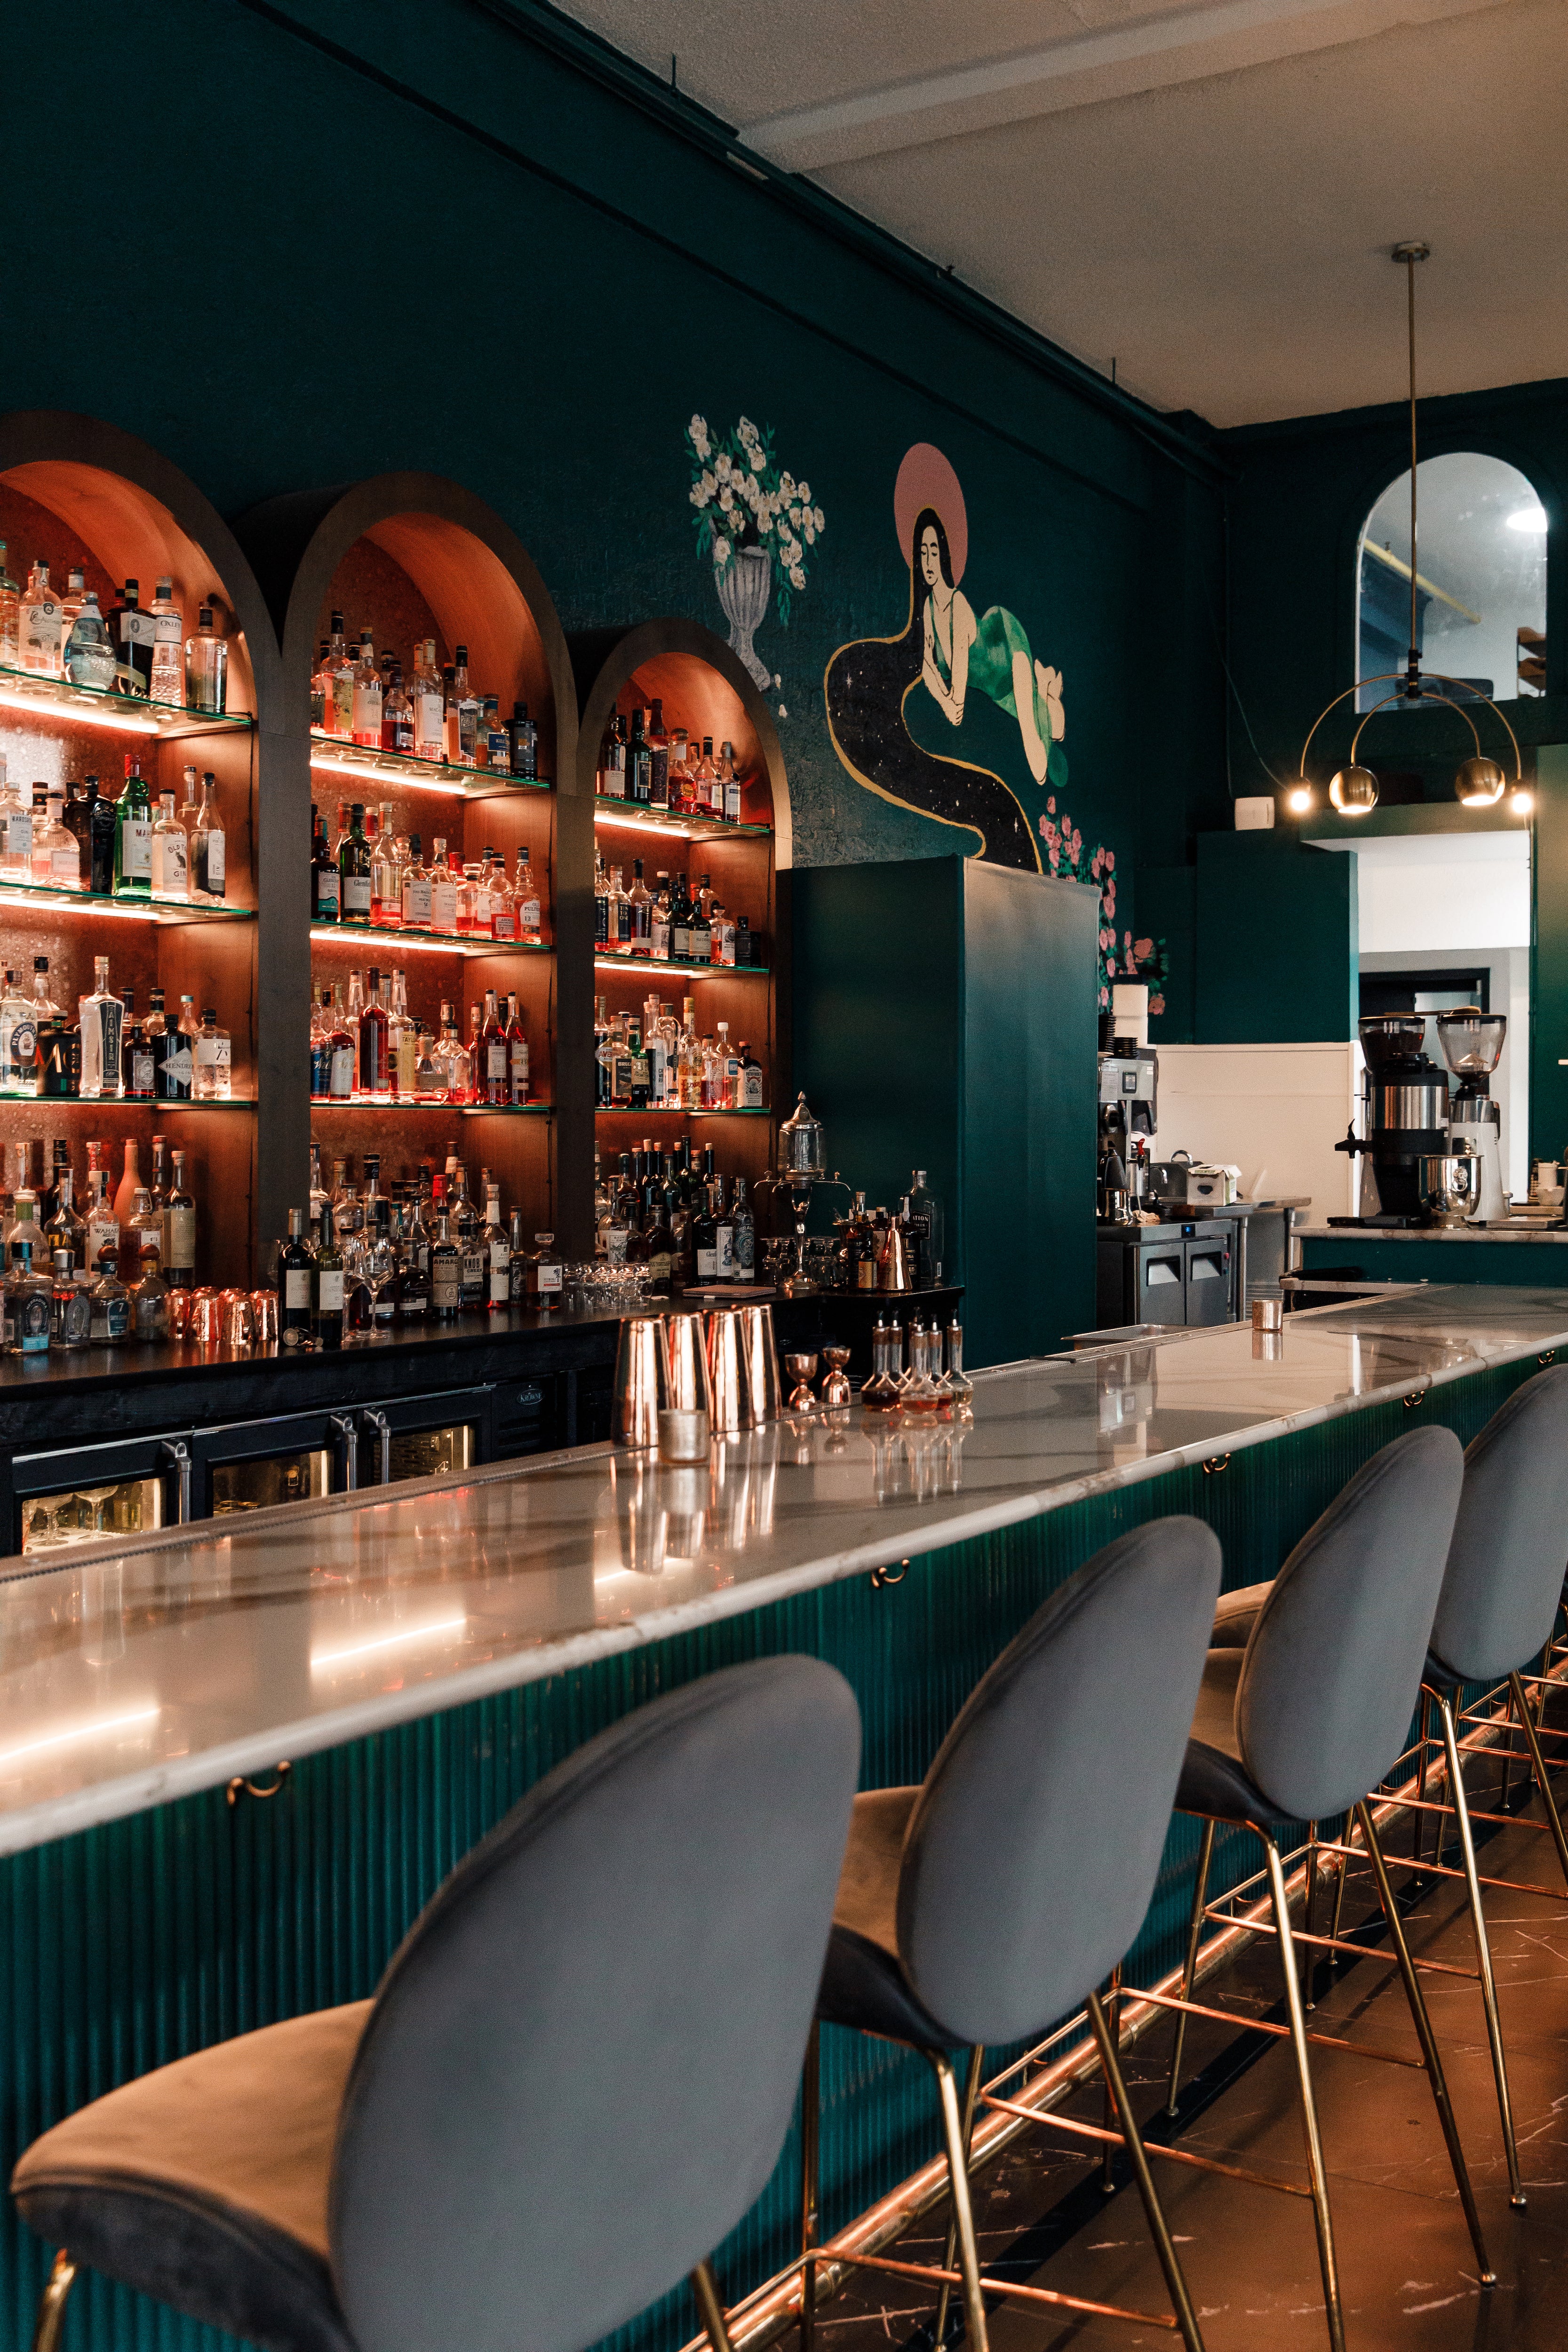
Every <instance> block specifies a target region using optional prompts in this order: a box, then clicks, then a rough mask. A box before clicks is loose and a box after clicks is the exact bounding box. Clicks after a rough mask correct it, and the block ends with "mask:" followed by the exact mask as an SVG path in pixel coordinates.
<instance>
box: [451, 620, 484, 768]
mask: <svg viewBox="0 0 1568 2352" xmlns="http://www.w3.org/2000/svg"><path fill="white" fill-rule="evenodd" d="M453 651H454V652H455V653H456V655H457V661H456V663H455V664H454V667H453V671H452V694H453V699H454V702H455V705H456V710H457V722H458V725H457V740H458V766H459V767H461V768H472V767H475V766H477V765H478V763H479V696H478V695H477V694H476V693H475V692H474V690H473V688H472V687H471V686H470V685H469V683H468V646H454V648H453Z"/></svg>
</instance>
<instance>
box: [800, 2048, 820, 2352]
mask: <svg viewBox="0 0 1568 2352" xmlns="http://www.w3.org/2000/svg"><path fill="white" fill-rule="evenodd" d="M821 2144H822V2028H821V2026H820V2024H819V2023H818V2022H817V2021H816V2018H813V2019H812V2021H811V2032H810V2035H809V2037H808V2039H807V2041H806V2045H805V2067H804V2068H803V2070H802V2073H801V2078H800V2250H801V2252H802V2253H803V2254H804V2255H805V2263H804V2264H803V2265H802V2268H801V2273H800V2352H811V2339H812V2334H813V2331H814V2329H815V2328H816V2263H814V2262H813V2261H812V2259H811V2255H812V2249H813V2248H814V2247H815V2246H816V2245H818V2244H819V2243H820V2242H821V2237H822V2216H821V2210H820V2207H819V2203H818V2189H817V2177H818V2170H819V2167H820V2162H821Z"/></svg>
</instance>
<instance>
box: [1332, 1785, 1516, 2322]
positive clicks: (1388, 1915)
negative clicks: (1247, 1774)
mask: <svg viewBox="0 0 1568 2352" xmlns="http://www.w3.org/2000/svg"><path fill="white" fill-rule="evenodd" d="M1356 1812H1357V1814H1358V1815H1359V1817H1360V1820H1361V1827H1362V1835H1363V1837H1364V1838H1365V1840H1366V1850H1367V1853H1369V1854H1370V1855H1371V1857H1372V1866H1373V1873H1374V1874H1375V1875H1376V1879H1377V1895H1378V1900H1379V1902H1380V1903H1381V1904H1382V1905H1383V1916H1384V1918H1385V1919H1386V1920H1387V1922H1388V1933H1389V1937H1390V1940H1391V1941H1392V1943H1393V1945H1394V1955H1395V1957H1396V1958H1397V1959H1398V1962H1399V1973H1400V1975H1401V1977H1402V1978H1403V1979H1404V1980H1405V2000H1407V2001H1408V2002H1409V2004H1410V2014H1411V2017H1412V2019H1413V2021H1414V2022H1415V2037H1416V2040H1417V2041H1418V2042H1420V2044H1421V2055H1422V2058H1423V2059H1424V2060H1425V2062H1426V2079H1427V2081H1428V2082H1429V2083H1430V2084H1431V2085H1432V2100H1433V2104H1434V2105H1435V2106H1436V2110H1437V2121H1438V2122H1439V2123H1440V2124H1441V2125H1442V2126H1443V2137H1444V2139H1445V2140H1446V2141H1447V2148H1448V2161H1449V2163H1450V2164H1451V2165H1452V2167H1453V2168H1454V2181H1455V2185H1456V2186H1457V2188H1458V2191H1459V2202H1460V2204H1461V2205H1462V2206H1463V2207H1464V2209H1465V2221H1466V2225H1467V2226H1468V2230H1469V2232H1470V2243H1471V2245H1472V2246H1474V2248H1475V2250H1476V2260H1477V2262H1478V2263H1479V2265H1480V2273H1481V2284H1482V2285H1483V2286H1495V2285H1496V2284H1497V2273H1496V2272H1495V2271H1494V2270H1493V2269H1492V2266H1491V2263H1489V2261H1488V2259H1487V2249H1486V2241H1485V2239H1484V2238H1483V2237H1482V2236H1481V2217H1480V2215H1479V2213H1478V2212H1477V2210H1476V2200H1475V2193H1474V2191H1473V2190H1472V2189H1471V2187H1470V2176H1469V2171H1468V2168H1467V2166H1466V2163H1465V2151H1464V2149H1463V2148H1462V2147H1461V2146H1460V2145H1459V2127H1458V2124H1457V2123H1456V2122H1455V2121H1454V2110H1453V2106H1452V2105H1451V2104H1450V2101H1449V2098H1448V2085H1447V2082H1446V2081H1445V2079H1444V2075H1443V2061H1442V2059H1441V2058H1440V2057H1439V2055H1438V2053H1437V2037H1436V2034H1435V2033H1434V2032H1433V2031H1432V2021H1431V2019H1430V2018H1429V2017H1428V2016H1427V2014H1426V2001H1425V2000H1424V1999H1423V1998H1422V1992H1421V1979H1419V1977H1418V1976H1417V1975H1416V1973H1415V1962H1414V1961H1413V1960H1412V1959H1411V1957H1410V1947H1409V1945H1408V1944H1407V1943H1406V1942H1405V1922H1404V1921H1403V1919H1401V1917H1400V1916H1399V1906H1398V1904H1397V1903H1396V1902H1395V1901H1394V1889H1393V1887H1392V1886H1391V1885H1389V1880H1388V1865H1387V1864H1386V1863H1385V1862H1384V1858H1383V1848H1382V1847H1381V1846H1380V1845H1379V1843H1378V1842H1377V1830H1376V1827H1375V1826H1374V1824H1373V1818H1372V1807H1371V1806H1370V1805H1369V1804H1366V1803H1365V1802H1363V1803H1362V1804H1359V1805H1358V1806H1357V1807H1356Z"/></svg>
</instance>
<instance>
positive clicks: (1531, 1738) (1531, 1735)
mask: <svg viewBox="0 0 1568 2352" xmlns="http://www.w3.org/2000/svg"><path fill="white" fill-rule="evenodd" d="M1508 1686H1509V1689H1510V1692H1511V1693H1512V1695H1513V1703H1514V1706H1515V1708H1516V1710H1517V1711H1518V1715H1519V1719H1520V1722H1521V1725H1522V1726H1523V1727H1524V1736H1525V1738H1526V1739H1527V1740H1528V1742H1529V1743H1530V1754H1531V1761H1532V1762H1533V1764H1534V1766H1535V1777H1536V1779H1537V1780H1539V1781H1540V1783H1541V1801H1542V1804H1543V1805H1544V1806H1545V1808H1546V1822H1547V1827H1548V1828H1549V1829H1550V1830H1551V1832H1552V1844H1553V1845H1554V1846H1555V1847H1556V1848H1557V1860H1558V1863H1559V1864H1560V1865H1561V1868H1562V1872H1563V1881H1564V1883H1565V1884H1568V1837H1564V1835H1563V1816H1562V1814H1561V1813H1560V1812H1559V1811H1558V1810H1557V1800H1556V1798H1555V1797H1554V1796H1553V1795H1552V1783H1551V1781H1550V1780H1548V1779H1547V1777H1546V1760H1545V1759H1544V1757H1543V1756H1542V1753H1541V1741H1540V1738H1539V1737H1538V1735H1537V1733H1536V1728H1535V1721H1534V1717H1532V1716H1531V1712H1530V1702H1529V1700H1528V1699H1527V1698H1526V1697H1525V1695H1524V1685H1523V1684H1522V1683H1521V1681H1520V1679H1519V1676H1518V1675H1517V1674H1512V1675H1510V1676H1509V1678H1508Z"/></svg>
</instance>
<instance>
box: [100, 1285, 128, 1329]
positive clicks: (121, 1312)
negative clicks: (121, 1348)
mask: <svg viewBox="0 0 1568 2352" xmlns="http://www.w3.org/2000/svg"><path fill="white" fill-rule="evenodd" d="M130 1328H131V1301H130V1300H129V1299H128V1298H127V1297H125V1295H124V1293H123V1291H121V1292H119V1293H117V1294H116V1295H115V1296H114V1297H110V1298H95V1299H94V1300H93V1302H92V1336H93V1338H94V1339H107V1340H110V1341H112V1340H116V1339H124V1337H125V1334H126V1332H127V1331H128V1330H129V1329H130Z"/></svg>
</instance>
